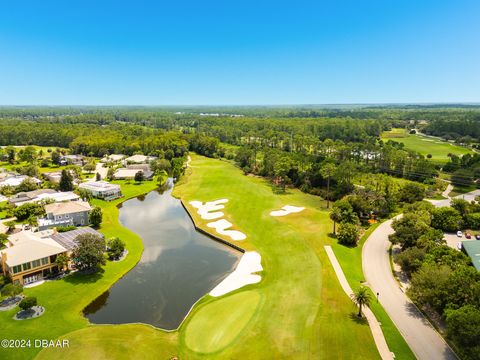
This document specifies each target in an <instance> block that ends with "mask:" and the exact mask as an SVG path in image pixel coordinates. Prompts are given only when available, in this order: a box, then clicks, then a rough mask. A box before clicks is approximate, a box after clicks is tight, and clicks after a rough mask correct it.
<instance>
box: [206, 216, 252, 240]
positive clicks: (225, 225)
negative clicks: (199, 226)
mask: <svg viewBox="0 0 480 360" xmlns="http://www.w3.org/2000/svg"><path fill="white" fill-rule="evenodd" d="M207 226H208V227H209V228H213V229H215V231H216V232H217V233H219V234H220V235H224V236H228V237H229V238H231V239H232V240H235V241H241V240H245V239H246V238H247V235H245V234H244V233H242V232H241V231H238V230H227V229H229V228H231V227H232V226H233V224H232V223H231V222H230V221H228V220H225V219H220V220H217V221H214V222H211V223H208V224H207Z"/></svg>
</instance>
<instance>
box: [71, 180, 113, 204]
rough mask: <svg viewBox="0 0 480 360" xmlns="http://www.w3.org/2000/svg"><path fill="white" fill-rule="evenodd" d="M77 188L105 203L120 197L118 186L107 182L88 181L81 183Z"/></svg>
mask: <svg viewBox="0 0 480 360" xmlns="http://www.w3.org/2000/svg"><path fill="white" fill-rule="evenodd" d="M78 187H79V188H80V189H84V190H86V191H88V192H89V193H91V194H92V196H93V197H96V198H100V199H104V200H107V201H109V200H114V199H118V198H120V197H122V191H121V189H120V185H117V184H111V183H109V182H107V181H88V182H84V183H81V184H80V185H78Z"/></svg>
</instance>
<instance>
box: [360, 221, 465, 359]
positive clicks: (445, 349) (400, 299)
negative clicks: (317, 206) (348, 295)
mask: <svg viewBox="0 0 480 360" xmlns="http://www.w3.org/2000/svg"><path fill="white" fill-rule="evenodd" d="M391 224H392V220H389V221H386V222H384V223H383V224H381V225H380V226H379V227H378V228H377V229H375V231H374V232H373V233H372V234H371V235H370V236H369V238H368V239H367V241H366V242H365V245H364V246H363V250H362V263H363V273H364V274H365V278H366V280H367V282H368V284H369V286H370V287H371V289H372V290H373V291H374V292H375V293H379V294H380V295H379V301H380V303H381V304H382V306H383V307H384V309H385V310H386V311H387V313H388V315H389V316H390V318H391V319H392V320H393V322H394V323H395V325H396V326H397V328H398V330H399V331H400V333H401V334H402V335H403V337H404V338H405V340H406V341H407V343H408V345H409V346H410V348H411V349H412V351H413V352H414V353H415V355H416V357H417V359H419V360H432V359H435V360H440V359H457V357H456V356H455V354H454V353H453V351H452V350H451V349H450V347H449V346H448V345H447V344H446V342H445V341H444V340H443V338H442V337H441V336H440V334H438V333H437V332H436V330H435V329H434V328H433V327H432V326H431V325H430V323H429V322H428V321H427V320H426V319H425V317H424V316H423V315H422V313H421V312H420V311H419V310H418V309H417V308H416V307H415V305H413V303H412V302H411V301H410V299H409V298H408V297H407V296H406V295H405V294H404V293H403V292H402V290H400V288H399V286H398V284H397V282H396V280H395V279H394V277H393V275H392V271H391V268H390V259H389V254H388V249H389V248H390V242H389V241H388V235H390V234H392V233H393V232H394V231H393V229H392V227H391Z"/></svg>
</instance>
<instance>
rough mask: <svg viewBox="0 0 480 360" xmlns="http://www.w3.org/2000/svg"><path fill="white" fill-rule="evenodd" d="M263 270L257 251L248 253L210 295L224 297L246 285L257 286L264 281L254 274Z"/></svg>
mask: <svg viewBox="0 0 480 360" xmlns="http://www.w3.org/2000/svg"><path fill="white" fill-rule="evenodd" d="M262 270H263V267H262V257H261V256H260V254H259V253H258V252H256V251H247V252H246V253H244V254H243V256H242V258H241V259H240V262H239V263H238V265H237V268H236V269H235V270H234V271H233V272H232V273H231V274H230V275H228V276H227V277H226V278H225V279H223V281H222V282H221V283H220V284H218V285H217V286H216V287H215V288H214V289H213V290H212V291H210V295H211V296H215V297H217V296H222V295H224V294H227V293H229V292H231V291H234V290H237V289H240V288H241V287H243V286H245V285H249V284H256V283H258V282H260V281H261V280H262V277H261V276H260V275H257V274H254V273H256V272H259V271H262Z"/></svg>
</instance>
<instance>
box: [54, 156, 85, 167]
mask: <svg viewBox="0 0 480 360" xmlns="http://www.w3.org/2000/svg"><path fill="white" fill-rule="evenodd" d="M59 164H60V165H77V166H83V165H85V156H83V155H63V156H60V161H59Z"/></svg>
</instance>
